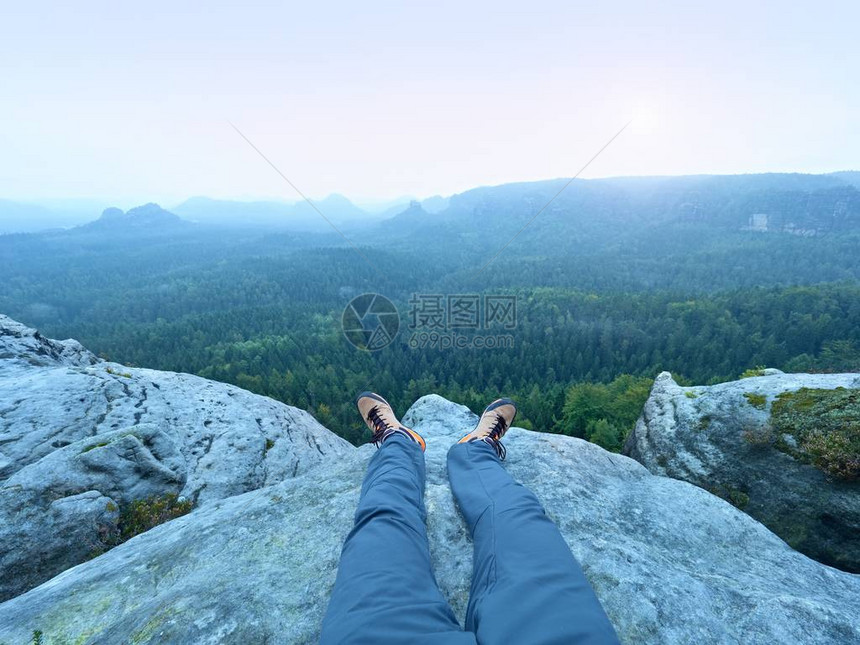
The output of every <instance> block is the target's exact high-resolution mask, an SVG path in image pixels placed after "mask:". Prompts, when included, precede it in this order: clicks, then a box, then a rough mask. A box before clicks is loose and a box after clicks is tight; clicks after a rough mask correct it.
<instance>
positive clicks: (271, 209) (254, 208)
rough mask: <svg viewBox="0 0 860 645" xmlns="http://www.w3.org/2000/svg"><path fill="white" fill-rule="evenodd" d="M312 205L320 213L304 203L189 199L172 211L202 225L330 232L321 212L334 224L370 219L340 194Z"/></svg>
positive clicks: (367, 214) (204, 198)
mask: <svg viewBox="0 0 860 645" xmlns="http://www.w3.org/2000/svg"><path fill="white" fill-rule="evenodd" d="M313 203H314V205H315V206H316V207H317V209H319V212H317V210H316V209H314V208H313V207H312V206H311V205H310V204H308V203H307V202H306V201H300V202H296V203H295V204H289V203H286V202H276V201H253V202H243V201H231V200H220V199H210V198H208V197H192V198H191V199H189V200H187V201H185V202H183V203H181V204H179V205H178V206H176V208H174V209H173V210H174V211H175V212H176V213H178V214H179V215H181V216H182V217H184V218H186V219H188V220H191V221H194V222H199V223H201V224H210V225H216V226H229V227H247V226H254V227H275V228H281V229H287V230H296V231H308V232H328V231H330V230H331V227H330V225H329V224H328V223H327V222H326V221H325V219H324V218H323V217H322V216H320V213H322V214H323V215H324V216H325V218H327V219H328V220H330V221H331V222H332V223H334V224H335V225H340V224H345V223H352V222H357V221H361V220H369V219H373V216H372V215H371V214H369V213H368V212H366V211H364V210H362V209H361V208H359V207H358V206H356V205H355V204H353V203H352V202H351V201H350V200H349V199H347V198H346V197H344V196H342V195H337V194H333V195H329V196H328V197H326V198H325V199H322V200H319V201H314V202H313Z"/></svg>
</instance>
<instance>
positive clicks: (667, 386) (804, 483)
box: [624, 370, 860, 606]
mask: <svg viewBox="0 0 860 645" xmlns="http://www.w3.org/2000/svg"><path fill="white" fill-rule="evenodd" d="M804 387H806V388H814V389H834V388H837V387H844V388H858V387H860V374H785V373H783V372H780V371H779V370H765V375H764V376H757V377H752V378H745V379H741V380H739V381H731V382H728V383H720V384H718V385H712V386H707V387H681V386H679V385H678V384H677V383H675V381H674V380H673V379H672V376H671V375H670V374H669V373H668V372H663V373H662V374H660V376H658V377H657V379H656V380H655V382H654V386H653V388H652V390H651V395H650V397H649V398H648V401H647V402H646V404H645V408H644V410H643V412H642V416H641V417H640V419H639V421H638V422H637V424H636V428H635V429H634V431H633V432H632V434H631V435H630V437H629V438H628V440H627V443H626V445H625V447H624V453H625V454H627V455H629V456H631V457H633V458H635V459H636V460H638V461H639V462H641V463H642V464H644V465H645V466H646V467H647V468H648V470H649V471H651V472H652V473H655V474H658V475H668V476H671V477H676V478H678V479H683V480H685V481H688V482H691V483H693V484H696V485H697V486H701V487H702V488H704V489H706V490H709V491H711V492H713V493H715V494H718V495H720V496H722V497H724V498H726V499H728V500H731V501H732V502H733V503H735V504H736V505H737V506H738V507H739V508H742V509H743V510H744V511H745V512H747V513H749V514H750V515H751V516H752V517H755V518H756V519H758V520H759V521H761V522H762V523H764V524H765V525H766V526H767V527H768V528H770V529H771V530H772V531H774V532H775V533H776V534H777V535H779V536H780V537H782V538H783V539H784V540H786V541H787V542H788V543H789V544H791V545H792V546H793V547H795V548H796V549H798V550H799V551H801V552H803V553H805V554H807V555H809V556H810V557H813V558H815V559H817V560H819V561H821V562H824V563H827V564H830V565H833V566H838V567H839V568H841V569H845V570H847V571H852V572H855V573H856V572H860V482H845V481H838V480H833V479H832V478H830V477H828V476H827V475H826V474H825V473H824V472H822V471H821V470H819V469H818V468H815V467H814V466H812V465H809V464H806V463H803V462H801V461H798V460H796V459H795V458H793V457H792V456H790V455H789V454H787V453H785V452H782V451H780V450H778V449H776V448H775V447H773V446H771V445H762V444H761V443H759V442H755V441H750V440H749V438H750V437H751V436H752V437H755V436H757V435H760V433H764V432H767V431H768V424H769V419H770V406H771V405H772V403H773V401H774V399H776V398H777V397H778V396H779V395H780V394H782V393H784V392H792V391H795V390H798V389H800V388H804ZM746 395H753V396H763V397H765V404H764V406H763V407H756V406H755V405H753V404H752V403H751V402H750V400H749V399H748V398H747V396H746ZM789 438H790V437H789ZM858 606H860V599H858Z"/></svg>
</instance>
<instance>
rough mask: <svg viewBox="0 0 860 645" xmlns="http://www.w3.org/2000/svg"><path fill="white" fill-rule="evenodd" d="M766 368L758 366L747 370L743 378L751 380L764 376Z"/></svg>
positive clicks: (742, 375)
mask: <svg viewBox="0 0 860 645" xmlns="http://www.w3.org/2000/svg"><path fill="white" fill-rule="evenodd" d="M764 370H765V367H764V366H763V365H757V366H755V367H753V368H751V369H748V370H745V371H744V373H743V374H741V378H751V377H753V376H764Z"/></svg>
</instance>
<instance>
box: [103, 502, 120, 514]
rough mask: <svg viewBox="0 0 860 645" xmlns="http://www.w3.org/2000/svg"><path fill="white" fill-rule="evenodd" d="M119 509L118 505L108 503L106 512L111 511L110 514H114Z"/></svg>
mask: <svg viewBox="0 0 860 645" xmlns="http://www.w3.org/2000/svg"><path fill="white" fill-rule="evenodd" d="M117 508H118V507H117V505H116V504H114V503H113V502H108V503H107V505H106V506H105V510H106V511H109V512H110V513H113V512H114V511H115V510H117Z"/></svg>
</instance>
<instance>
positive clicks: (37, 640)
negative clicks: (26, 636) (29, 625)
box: [33, 629, 43, 645]
mask: <svg viewBox="0 0 860 645" xmlns="http://www.w3.org/2000/svg"><path fill="white" fill-rule="evenodd" d="M42 643H43V641H42V630H41V629H34V630H33V645H42Z"/></svg>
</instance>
